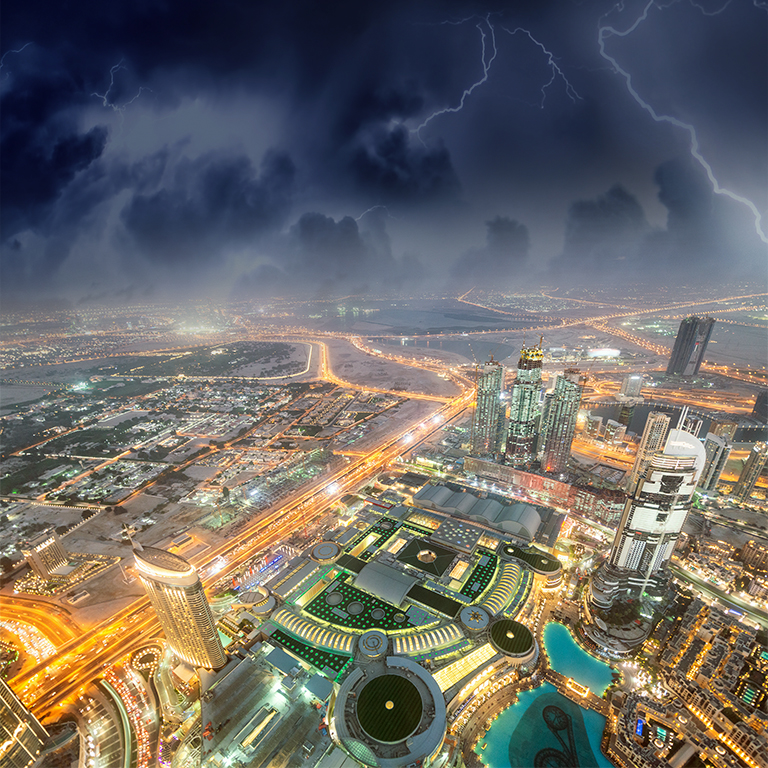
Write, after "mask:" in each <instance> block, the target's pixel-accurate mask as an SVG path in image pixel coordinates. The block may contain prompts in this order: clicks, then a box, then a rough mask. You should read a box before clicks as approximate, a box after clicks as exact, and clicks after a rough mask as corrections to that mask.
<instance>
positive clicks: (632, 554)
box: [608, 429, 705, 592]
mask: <svg viewBox="0 0 768 768" xmlns="http://www.w3.org/2000/svg"><path fill="white" fill-rule="evenodd" d="M704 462H705V453H704V446H703V445H702V444H701V443H700V442H699V441H698V440H697V439H696V438H695V437H693V435H691V434H690V433H689V432H685V431H683V430H679V429H673V430H672V431H671V432H670V433H669V437H668V439H667V442H666V445H665V446H664V450H663V451H659V452H657V453H655V454H654V455H653V457H652V458H651V460H650V462H649V464H648V466H647V467H646V469H645V471H644V472H643V475H642V476H641V478H640V480H639V482H638V483H637V486H636V487H635V489H634V492H633V493H632V494H631V495H630V497H629V498H628V499H627V502H626V505H625V507H624V513H623V514H622V516H621V521H620V522H619V528H618V530H617V531H616V538H615V539H614V542H613V547H612V548H611V553H610V555H609V557H608V564H609V565H610V566H612V567H613V568H617V569H622V570H625V571H630V572H631V573H630V575H629V583H630V585H631V586H633V587H636V588H638V589H639V591H641V592H642V590H644V589H645V587H646V586H647V585H648V583H649V582H650V580H651V579H652V578H653V577H654V576H655V575H656V574H657V573H658V572H659V571H660V570H661V569H662V568H664V566H665V565H666V564H667V562H668V561H669V558H670V557H671V556H672V551H673V550H674V548H675V543H676V542H677V539H678V537H679V535H680V532H681V531H682V529H683V525H684V524H685V520H686V518H687V517H688V512H689V510H690V507H691V499H692V497H693V492H694V490H695V489H696V484H697V482H698V479H699V475H700V474H701V471H702V469H703V467H704Z"/></svg>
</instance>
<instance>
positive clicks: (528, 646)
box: [490, 619, 539, 665]
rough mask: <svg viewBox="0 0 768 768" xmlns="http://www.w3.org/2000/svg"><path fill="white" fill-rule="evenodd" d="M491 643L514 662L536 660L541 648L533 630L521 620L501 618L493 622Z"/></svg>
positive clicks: (516, 663)
mask: <svg viewBox="0 0 768 768" xmlns="http://www.w3.org/2000/svg"><path fill="white" fill-rule="evenodd" d="M490 635H491V644H492V645H493V647H494V648H495V649H496V650H497V651H499V652H500V653H503V654H504V655H505V656H506V657H507V658H508V659H509V661H510V662H511V663H512V664H515V665H528V664H531V663H532V662H534V661H535V660H536V658H537V656H538V654H539V648H538V645H537V643H536V638H534V636H533V634H532V633H531V630H530V629H528V627H526V626H525V625H524V624H521V623H520V622H519V621H513V620H512V619H499V620H498V621H494V622H493V624H491V632H490Z"/></svg>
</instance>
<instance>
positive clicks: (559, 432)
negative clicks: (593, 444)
mask: <svg viewBox="0 0 768 768" xmlns="http://www.w3.org/2000/svg"><path fill="white" fill-rule="evenodd" d="M583 389H584V379H583V377H582V376H581V374H580V373H579V371H578V370H577V369H575V368H570V369H567V370H566V371H565V373H563V374H562V375H561V376H558V377H557V379H556V381H555V387H554V389H553V390H552V391H551V392H547V394H546V395H545V397H544V409H543V412H542V418H541V434H540V436H539V444H540V446H541V451H540V453H541V468H542V469H543V470H544V471H545V472H549V473H552V474H558V473H560V472H564V471H565V470H566V468H567V466H568V458H569V457H570V455H571V443H572V442H573V436H574V434H575V432H576V417H577V416H578V414H579V405H580V404H581V395H582V392H583Z"/></svg>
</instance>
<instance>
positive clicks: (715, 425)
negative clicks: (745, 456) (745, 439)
mask: <svg viewBox="0 0 768 768" xmlns="http://www.w3.org/2000/svg"><path fill="white" fill-rule="evenodd" d="M738 428H739V425H738V424H737V423H736V422H735V421H713V422H712V423H711V424H710V425H709V431H710V432H711V433H712V434H713V435H717V436H718V437H724V438H726V439H727V440H730V441H731V442H732V443H733V442H735V440H736V430H737V429H738Z"/></svg>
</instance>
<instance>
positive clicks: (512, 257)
mask: <svg viewBox="0 0 768 768" xmlns="http://www.w3.org/2000/svg"><path fill="white" fill-rule="evenodd" d="M485 226H486V228H487V232H486V244H485V247H484V248H473V249H472V250H470V251H467V252H466V253H465V254H464V255H463V256H461V258H459V260H458V261H457V262H456V263H455V264H454V265H453V269H452V270H451V274H452V277H453V281H454V282H455V283H456V284H458V285H464V286H468V287H470V286H477V287H478V288H497V289H499V290H504V288H505V287H506V286H510V285H512V284H513V282H514V283H516V284H517V285H520V284H521V282H524V281H525V274H524V271H525V270H524V268H525V266H526V261H527V259H528V250H529V248H530V237H529V235H528V228H527V227H526V226H525V225H524V224H521V223H520V222H519V221H515V220H514V219H510V218H509V217H508V216H496V217H495V218H494V219H492V220H490V221H487V222H486V223H485Z"/></svg>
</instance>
